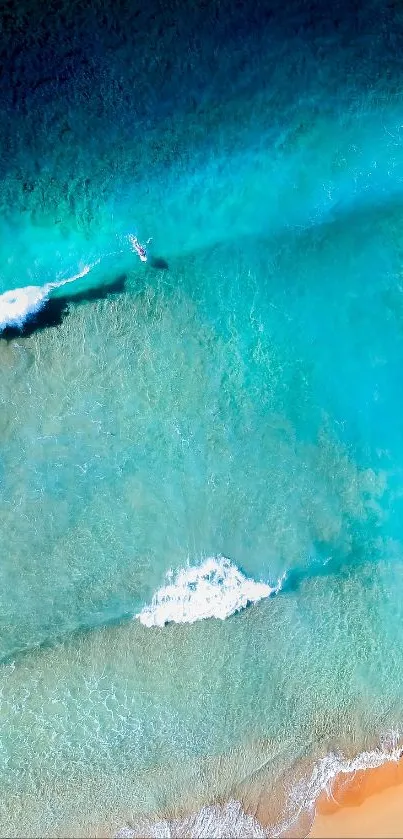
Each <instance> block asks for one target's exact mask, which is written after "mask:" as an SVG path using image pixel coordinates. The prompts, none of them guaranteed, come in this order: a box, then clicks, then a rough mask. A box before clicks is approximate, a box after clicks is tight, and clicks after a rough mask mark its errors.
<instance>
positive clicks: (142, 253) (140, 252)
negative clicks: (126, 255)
mask: <svg viewBox="0 0 403 839" xmlns="http://www.w3.org/2000/svg"><path fill="white" fill-rule="evenodd" d="M128 239H129V242H130V244H131V246H132V248H133V250H134V251H135V252H136V254H137V256H139V257H140V259H141V261H142V262H147V260H148V256H147V249H146V246H147V245H148V244H149V243H150V242H151V240H152V236H150V238H149V239H147V241H146V244H145V245H142V244H141V242H139V240H138V238H137V236H134V235H133V233H129V236H128Z"/></svg>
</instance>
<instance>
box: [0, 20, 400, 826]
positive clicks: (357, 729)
mask: <svg viewBox="0 0 403 839" xmlns="http://www.w3.org/2000/svg"><path fill="white" fill-rule="evenodd" d="M118 11H119V14H120V18H119V20H120V25H121V27H122V29H121V30H119V28H117V29H116V30H115V29H114V28H113V26H112V25H111V26H109V27H106V26H104V24H103V23H102V20H100V21H99V20H98V22H97V23H96V22H94V20H92V18H91V27H92V29H91V31H92V33H93V36H94V37H93V40H92V42H91V45H90V46H88V48H87V53H86V61H87V63H86V65H85V67H86V69H85V70H81V69H77V68H78V59H77V56H76V58H75V64H74V67H75V69H74V72H73V71H72V81H71V82H66V83H65V84H66V88H63V91H64V92H63V97H64V98H62V96H61V93H58V85H59V86H62V81H60V79H59V81H58V82H54V83H53V82H49V81H48V82H46V79H45V81H43V82H41V84H42V86H44V88H45V93H43V92H42V93H41V90H42V87H40V86H39V87H35V85H32V90H31V92H30V97H31V98H30V99H29V97H28V100H27V101H28V104H27V102H26V101H25V99H23V98H22V99H21V103H20V105H19V106H18V107H16V108H15V111H14V112H13V120H14V123H13V131H11V128H7V127H5V126H3V127H2V129H1V130H2V135H1V137H2V143H3V147H4V148H6V139H7V138H6V134H5V132H6V131H7V130H9V131H10V135H11V134H12V137H11V139H10V137H9V138H8V140H9V143H10V146H9V147H11V149H12V155H11V157H10V160H12V165H10V166H9V167H8V168H7V167H4V171H3V180H2V184H1V208H2V217H1V220H0V233H1V237H0V292H6V291H9V290H11V289H21V288H24V287H26V286H30V285H36V286H41V287H42V286H44V285H45V284H47V283H52V282H56V281H57V282H59V281H62V280H64V279H67V278H69V277H71V276H73V275H75V274H77V273H79V272H81V271H82V269H83V268H84V267H85V266H86V265H92V264H93V263H97V264H96V265H94V267H93V268H92V269H91V271H90V272H89V273H88V274H87V275H86V276H85V277H83V278H81V279H79V280H77V281H75V282H74V283H73V284H69V285H68V286H63V287H60V288H59V289H56V290H55V291H53V292H52V293H51V294H50V297H51V304H50V307H49V306H48V307H46V306H45V308H44V310H42V312H41V318H39V319H38V320H35V318H34V319H33V320H32V319H31V320H28V321H27V322H26V328H25V331H24V330H22V331H21V332H20V333H19V332H18V330H14V332H12V333H10V332H9V333H7V332H6V333H4V336H3V339H2V340H1V341H0V400H1V412H0V432H1V438H0V439H1V453H0V494H1V508H0V509H1V524H2V527H1V533H2V557H3V561H2V563H1V571H0V573H1V585H0V626H1V631H0V655H1V661H2V664H1V671H0V680H1V693H0V696H1V703H2V713H1V731H2V733H1V739H0V779H1V787H2V796H1V803H0V834H1V835H13V836H14V835H29V836H36V835H46V836H52V835H58V836H68V835H75V836H80V835H83V834H85V835H95V833H96V832H97V831H98V833H99V832H100V831H102V830H103V829H105V827H104V826H105V825H107V826H108V827H107V829H108V832H109V833H111V832H112V831H113V830H116V829H117V828H118V827H119V826H122V825H124V824H126V823H127V822H130V821H131V820H133V819H135V817H136V816H139V815H147V814H151V815H152V814H161V813H163V814H164V813H168V814H169V813H174V812H180V811H182V810H186V809H187V810H192V809H197V807H199V806H201V805H202V804H204V803H210V802H212V801H215V800H226V799H227V798H229V797H231V796H232V797H233V796H234V795H235V797H236V793H237V790H240V789H241V786H242V784H243V783H246V785H247V783H248V779H252V778H253V780H254V781H255V780H256V777H258V778H259V777H260V776H261V777H262V784H263V783H265V784H267V783H268V782H269V781H268V780H267V779H269V780H270V782H271V783H274V782H275V780H276V779H277V778H280V777H283V776H284V773H285V775H287V773H288V775H287V777H289V776H292V772H293V767H294V765H295V764H296V763H298V761H302V760H305V759H309V760H313V759H314V758H316V757H321V756H323V755H325V754H326V753H327V752H329V751H330V750H332V749H337V748H341V749H343V750H344V753H345V754H347V755H350V756H353V755H355V754H357V753H359V752H360V751H362V750H363V749H370V748H372V747H373V746H374V745H376V744H377V743H378V742H379V738H380V737H381V736H383V735H384V734H385V733H386V732H390V731H391V730H393V731H396V730H397V731H398V730H399V729H400V726H401V724H402V698H403V674H402V668H401V659H400V648H401V643H402V641H403V630H402V626H403V622H402V604H401V597H400V588H401V579H402V573H403V563H402V557H403V553H402V532H401V531H402V525H401V521H402V518H401V497H402V493H401V487H400V483H401V474H402V467H403V439H402V426H401V419H400V417H401V408H402V389H401V369H402V361H403V332H402V327H403V280H402V257H403V232H402V231H403V203H402V183H403V182H402V177H403V152H402V146H401V137H402V133H401V132H402V127H401V124H400V122H401V97H400V91H399V88H398V82H397V79H398V71H399V60H400V59H399V58H398V57H395V58H394V52H393V48H392V47H391V45H390V39H391V38H392V34H391V33H392V32H393V31H395V32H397V33H398V32H399V31H400V30H399V26H400V25H401V24H400V21H399V18H398V14H397V12H393V15H394V16H393V15H392V12H391V11H389V12H388V14H389V15H392V18H391V19H389V18H386V19H384V18H383V17H382V16H381V17H379V16H378V14H377V7H376V6H375V5H371V6H368V7H367V11H366V12H365V14H363V15H362V18H360V20H361V24H360V27H361V28H360V29H359V36H357V38H356V40H355V41H354V43H353V44H352V43H351V41H350V40H349V39H348V38H347V35H346V32H347V33H348V31H349V28H348V27H349V19H348V18H347V17H345V18H344V17H343V15H342V21H341V23H340V22H339V23H340V25H339V26H338V28H335V23H334V22H330V23H329V22H328V23H326V19H325V18H323V19H322V18H321V17H320V16H319V17H318V20H317V22H316V24H314V23H313V22H312V21H311V22H310V23H309V21H308V22H307V23H306V26H307V27H308V28H307V29H306V30H305V29H304V26H305V24H304V20H305V18H304V15H306V14H308V13H306V12H304V13H303V14H302V12H301V11H300V10H298V8H297V7H296V8H295V9H294V10H290V15H289V18H287V19H285V17H284V19H283V18H282V15H281V13H280V11H279V10H277V17H275V18H274V22H272V24H271V25H270V26H271V28H270V26H269V25H268V23H267V22H266V24H265V26H263V27H261V28H260V27H256V28H254V25H255V22H254V21H252V22H251V21H249V25H250V27H251V28H250V30H248V31H247V32H246V33H244V32H243V30H242V29H240V30H239V31H238V30H237V27H236V22H237V20H236V13H235V12H234V13H233V14H234V15H235V17H230V18H229V21H230V23H229V24H228V26H227V31H226V37H227V40H226V42H225V46H224V47H223V48H222V52H221V63H220V62H217V65H216V67H215V65H214V67H215V71H214V72H213V70H212V66H213V65H211V66H210V65H209V64H208V62H209V61H210V62H211V61H213V58H212V56H214V55H215V53H214V45H215V41H214V38H219V36H220V33H222V32H223V31H224V30H225V20H222V19H221V18H219V20H218V23H217V31H216V34H215V35H214V31H215V30H212V32H210V29H209V26H208V25H207V23H203V21H204V17H203V14H204V13H202V12H201V11H200V10H197V11H194V12H193V15H194V17H193V18H192V16H190V17H191V19H190V22H189V20H185V16H184V17H183V19H182V18H180V17H179V13H177V14H178V19H177V24H176V31H177V36H178V38H179V39H181V40H179V41H178V43H179V44H180V45H181V49H179V48H178V50H177V51H176V52H175V57H173V46H172V44H171V41H170V39H171V38H174V35H173V34H170V33H171V30H170V29H169V27H166V28H164V26H165V24H164V26H163V25H162V24H161V26H160V29H159V30H158V31H159V35H158V38H157V37H156V35H155V31H154V30H150V29H148V30H147V37H146V36H145V35H144V32H145V31H146V30H145V29H144V30H142V29H141V25H140V24H139V29H138V32H140V33H141V32H143V35H141V34H140V35H138V38H139V39H140V40H139V43H138V45H137V46H138V49H137V52H136V59H134V58H133V57H130V56H131V42H130V39H129V42H127V40H126V41H125V40H124V39H125V37H127V36H125V35H124V32H125V31H126V29H127V28H128V22H127V21H129V22H130V20H131V18H130V14H131V13H130V12H129V11H128V10H127V9H124V8H123V6H122V9H119V10H118ZM73 13H74V14H77V15H78V10H76V9H73V11H72V15H73ZM86 14H87V11H86V9H85V7H84V11H83V15H84V17H83V20H81V19H80V18H79V16H78V17H77V19H75V22H74V26H75V27H76V30H71V31H70V30H68V32H69V37H70V36H71V42H72V43H75V42H74V39H73V37H72V35H71V32H73V31H74V32H78V33H79V34H80V33H82V32H83V31H85V26H86V25H88V21H87V20H86V18H85V15H86ZM88 14H90V12H89V11H88ZM94 14H95V12H94ZM110 14H111V15H112V12H110ZM116 14H117V13H116ZM239 14H240V13H239ZM256 14H257V13H256ZM346 14H347V13H344V15H345V16H346ZM383 14H385V15H386V12H384V13H383ZM206 15H207V12H206ZM158 20H160V18H158V17H157V22H158ZM206 21H207V17H206ZM131 23H132V24H133V20H131ZM350 23H351V21H350ZM392 23H393V26H392ZM34 24H35V25H36V26H37V31H38V32H41V31H42V30H41V26H42V27H43V26H49V27H52V26H54V27H56V24H55V21H54V20H53V19H52V18H50V19H49V20H48V21H47V22H46V21H45V23H44V22H43V21H40V20H36V19H35V21H34V22H32V31H35V30H34V29H33V27H34ZM196 24H197V27H198V29H197V31H198V36H197V37H196V36H195V35H192V36H190V35H189V32H190V31H193V30H191V27H192V26H196ZM60 25H61V24H60ZM66 25H67V24H66ZM133 25H134V24H133ZM152 25H153V26H157V23H155V24H152ZM142 26H144V27H145V24H144V23H143V24H142ZM149 26H151V23H150V21H149ZM158 26H159V24H158ZM80 27H81V28H80ZM96 27H98V29H97V28H96ZM220 27H221V28H220ZM309 27H310V28H309ZM207 30H208V37H209V38H210V40H211V51H209V49H210V48H209V49H207V46H206V44H207V40H205V41H203V38H205V39H207ZM18 31H20V30H18ZM21 31H22V30H21ZM194 31H196V30H194ZM55 32H56V28H55ZM96 32H101V33H104V34H103V36H102V37H104V42H101V46H99V41H97V38H96V37H95V35H94V33H96ZM150 33H151V34H150ZM153 33H154V35H153ZM280 35H281V37H280ZM20 37H21V38H22V37H28V36H26V35H24V36H20ZM77 37H78V35H77ZM80 37H81V35H80ZM396 37H397V36H396ZM54 38H55V41H56V35H55V36H54ZM108 38H110V39H111V41H110V44H109V42H108ZM192 38H193V40H192ZM197 38H199V39H201V43H202V44H204V45H205V46H204V48H203V49H204V53H205V59H203V58H200V56H199V63H198V62H197V60H196V59H195V58H194V50H196V54H197ZM38 39H39V36H38ZM65 41H66V43H65V45H64V46H63V47H62V46H60V47H59V48H58V49H60V50H62V49H64V52H63V53H62V52H61V53H60V55H61V56H62V58H63V56H64V58H65V60H66V61H67V58H66V56H67V47H68V38H67V36H66V38H65ZM107 42H108V44H107ZM35 43H36V42H35ZM38 43H41V41H40V40H38ZM102 43H103V48H102ZM136 43H137V42H136ZM150 43H152V44H153V48H154V52H153V51H152V50H151V52H150ZM172 43H174V42H172ZM189 43H191V44H192V49H193V53H192V55H193V58H192V57H191V58H189V57H188V58H186V60H185V58H184V56H188V55H189V53H188V52H186V49H187V48H188V46H186V45H189ZM97 44H98V46H97ZM105 44H107V46H105ZM388 44H389V51H387V45H388ZM28 46H29V48H30V49H32V50H34V47H33V46H32V45H31V46H30V45H29V44H28ZM392 46H393V45H392ZM49 49H50V48H49ZM53 49H56V47H55V45H54V44H53ZM203 49H202V54H203ZM45 53H46V51H45ZM56 54H57V51H56ZM147 56H148V57H147ZM150 56H153V59H151V57H150ZM162 57H165V58H164V60H166V61H169V60H170V61H171V71H170V72H171V76H169V79H168V80H166V81H165V82H164V84H165V85H166V87H164V84H163V82H162V75H163V71H162V69H161V66H160V65H161V62H162V63H163V59H162ZM13 60H15V61H17V59H13ZM10 61H11V59H10ZM43 61H44V63H45V64H46V62H47V61H50V58H49V56H48V54H47V53H46V54H45V57H44V58H43ZM159 61H160V64H159V63H158V62H159ZM203 61H204V62H205V64H206V65H208V66H209V67H210V71H209V72H207V69H206V66H204V64H203ZM142 62H144V67H147V69H148V74H147V73H146V72H145V70H144V68H143V63H142ZM153 62H154V63H153ZM189 62H190V63H189ZM192 62H193V63H192ZM61 64H62V66H63V62H62V61H61ZM10 66H11V65H10ZM12 66H13V67H14V65H12ZM17 66H19V65H18V61H17ZM186 67H187V71H186V72H187V73H188V75H186V72H185V70H186ZM139 68H140V69H139ZM34 70H35V66H34V64H33V69H32V68H31V69H30V70H29V72H30V73H32V78H35V74H34ZM13 72H14V73H15V72H17V71H16V70H15V67H14V70H13ZM18 72H22V71H18ZM27 72H28V71H27ZM119 72H121V75H119ZM10 74H11V75H12V73H11V70H10ZM142 74H143V75H142ZM153 74H154V75H153ZM17 75H18V73H17ZM229 77H230V78H231V79H232V87H229V86H228V78H229ZM13 79H14V82H15V77H14V76H13ZM119 80H120V81H119ZM136 80H137V81H136ZM139 80H140V81H141V84H142V85H143V88H142V87H141V84H140V81H139ZM185 80H186V81H185ZM63 84H64V82H63ZM46 85H48V87H46ZM119 85H120V87H119ZM175 89H176V90H177V96H176V98H175V96H174V91H175ZM60 90H61V87H60ZM196 93H197V96H196ZM7 95H8V93H7ZM2 96H4V97H5V96H6V94H5V93H4V91H3V89H2ZM136 97H137V98H136ZM192 97H193V98H192ZM195 97H196V98H195ZM4 101H5V100H4ZM18 101H19V100H18V96H17V102H18ZM194 101H196V103H197V105H195V104H194ZM100 103H101V104H102V108H101V105H100ZM112 114H113V115H114V117H113V119H112ZM67 123H68V124H67ZM33 126H35V131H34V134H33V136H34V140H32V139H31V140H30V130H31V132H32V130H33ZM17 129H18V130H17ZM3 159H4V158H3ZM131 233H136V234H137V235H138V236H139V238H140V239H141V240H142V241H144V240H146V239H147V238H148V236H152V237H153V241H152V243H151V245H150V254H151V256H152V257H153V259H154V260H156V261H155V263H154V264H152V262H150V263H149V264H147V265H143V264H142V263H141V262H140V261H139V260H138V259H137V257H136V255H135V254H134V253H133V252H132V250H131V249H130V245H129V241H128V238H127V237H128V234H131ZM158 259H160V260H165V261H166V263H167V265H168V268H164V267H163V264H162V263H158ZM0 304H1V298H0ZM52 307H53V308H52ZM52 318H53V322H52ZM220 556H224V557H228V558H229V560H230V561H231V563H232V564H233V565H234V566H236V567H237V568H238V569H240V571H241V572H242V574H243V575H245V577H247V578H248V579H250V580H255V581H257V582H259V581H260V582H264V583H267V584H268V585H270V586H271V587H274V586H276V584H277V582H278V581H279V580H281V581H282V582H281V590H280V591H279V593H278V594H276V595H275V596H272V597H269V598H265V599H262V600H261V601H260V602H259V603H255V604H254V605H251V606H250V607H248V608H246V609H244V610H241V611H239V612H237V613H236V614H233V615H228V617H227V618H226V619H225V620H224V621H221V620H218V619H216V618H214V617H211V618H207V619H205V620H200V621H197V622H195V623H192V624H190V623H185V624H183V623H182V624H180V623H170V624H168V625H166V626H164V627H163V628H160V627H150V628H147V627H145V626H143V625H142V624H141V622H139V621H138V620H133V618H134V617H135V616H136V615H138V614H139V613H140V612H141V610H142V609H143V608H144V607H145V606H147V605H149V604H150V603H151V602H152V598H153V596H154V595H155V593H156V592H157V591H158V590H159V589H160V588H161V587H163V586H164V585H166V582H167V576H166V575H167V573H168V572H170V571H171V572H172V574H171V577H170V579H172V576H173V579H175V574H176V573H177V572H179V571H180V570H181V569H186V568H187V566H188V565H190V566H191V567H197V566H199V565H201V564H202V563H203V562H204V561H205V560H206V559H207V558H208V557H220ZM199 596H200V592H199ZM194 602H195V601H194ZM97 835H98V834H97Z"/></svg>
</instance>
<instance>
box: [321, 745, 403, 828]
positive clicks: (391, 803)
mask: <svg viewBox="0 0 403 839" xmlns="http://www.w3.org/2000/svg"><path fill="white" fill-rule="evenodd" d="M332 795H333V799H334V800H333V799H332V798H328V797H327V794H326V793H323V794H322V795H321V796H320V797H319V800H318V802H317V805H316V815H315V819H314V822H313V826H312V828H311V831H310V833H309V837H310V839H336V837H337V839H363V837H365V839H403V759H402V760H400V761H399V762H398V763H395V762H393V763H384V764H383V766H379V767H377V768H376V769H364V770H360V771H359V772H356V773H355V774H343V773H340V775H338V777H337V778H336V779H335V780H334V782H333V786H332Z"/></svg>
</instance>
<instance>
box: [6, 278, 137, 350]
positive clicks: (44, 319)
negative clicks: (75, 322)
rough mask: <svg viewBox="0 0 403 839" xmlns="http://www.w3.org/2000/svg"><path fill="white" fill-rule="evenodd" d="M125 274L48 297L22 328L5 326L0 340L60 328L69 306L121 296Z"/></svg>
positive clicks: (124, 285) (123, 289)
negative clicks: (94, 285) (102, 282)
mask: <svg viewBox="0 0 403 839" xmlns="http://www.w3.org/2000/svg"><path fill="white" fill-rule="evenodd" d="M126 279H127V275H126V274H120V275H119V276H118V277H116V279H114V280H113V281H112V282H110V283H104V284H103V285H101V286H97V287H94V288H90V289H87V290H86V291H79V292H76V293H74V291H71V292H70V293H69V294H64V295H61V296H58V297H50V298H49V299H48V300H46V301H45V303H44V305H43V306H42V307H41V308H40V309H39V311H38V312H35V313H34V314H33V315H32V316H31V317H29V318H27V320H26V321H25V323H24V324H23V326H21V327H18V326H7V327H6V328H5V329H3V331H2V332H1V333H0V340H5V341H12V340H14V339H15V338H28V337H29V336H31V335H33V334H34V333H35V332H41V331H42V330H43V329H52V328H54V327H56V326H61V324H62V323H63V321H64V319H65V317H67V315H68V314H69V311H70V306H71V304H75V305H77V304H80V303H89V302H91V301H93V300H105V299H106V298H107V297H110V296H112V295H115V294H122V293H123V292H124V291H125V289H126Z"/></svg>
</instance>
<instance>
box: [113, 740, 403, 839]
mask: <svg viewBox="0 0 403 839" xmlns="http://www.w3.org/2000/svg"><path fill="white" fill-rule="evenodd" d="M306 768H307V767H306V766H305V769H306ZM289 780H290V779H289V778H287V782H286V783H285V784H283V783H281V784H280V787H277V785H276V784H274V785H272V784H271V783H269V784H268V785H266V784H265V783H264V782H263V784H261V783H259V781H258V780H257V779H256V781H255V782H253V781H252V783H248V782H245V783H244V784H241V785H239V786H238V785H236V787H235V788H234V789H233V795H232V796H230V797H229V798H228V799H227V800H221V801H213V800H212V801H211V802H210V803H207V802H206V803H205V804H204V805H202V806H201V807H200V808H199V809H197V810H195V811H193V812H186V811H182V813H177V814H176V815H174V814H173V813H171V814H168V813H165V814H162V813H161V814H160V815H159V816H158V815H157V814H156V815H155V817H154V818H153V817H152V816H147V817H144V818H141V817H139V818H135V819H133V821H131V824H130V823H129V824H126V825H124V824H121V825H120V826H119V828H118V829H117V830H115V831H114V832H113V834H112V835H113V837H118V838H119V839H139V837H142V838H143V839H146V837H150V839H151V837H155V836H158V835H174V836H188V837H199V836H207V835H208V836H209V837H214V836H217V837H219V836H222V835H224V833H223V830H224V831H226V832H225V835H229V836H231V839H243V837H245V839H246V837H249V839H251V837H256V838H257V839H258V838H259V839H260V837H261V839H263V837H273V839H275V837H279V839H360V838H361V837H363V836H365V837H367V838H368V839H399V837H403V750H402V749H401V748H398V747H395V748H390V749H389V750H382V749H381V748H378V749H374V750H373V751H368V752H366V751H364V752H362V753H359V754H358V755H357V756H356V758H353V759H350V760H348V759H344V758H342V757H341V756H337V755H334V754H331V753H330V754H328V755H326V756H325V757H324V758H322V759H320V760H318V761H316V762H315V763H314V764H313V765H312V764H311V772H308V773H307V774H304V773H299V772H297V775H296V776H295V781H296V785H295V787H294V790H295V789H297V788H298V796H297V798H294V795H293V793H292V789H293V788H292V787H290V786H289ZM284 781H285V778H284V777H283V782H284ZM286 789H288V794H286ZM298 799H299V800H298ZM286 801H287V802H288V806H287V803H286ZM161 831H162V832H161ZM164 831H165V832H164ZM172 831H174V832H173V833H172ZM98 835H100V836H108V835H109V836H111V833H110V832H109V831H108V830H107V831H105V833H104V832H101V833H100V834H98Z"/></svg>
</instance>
